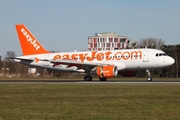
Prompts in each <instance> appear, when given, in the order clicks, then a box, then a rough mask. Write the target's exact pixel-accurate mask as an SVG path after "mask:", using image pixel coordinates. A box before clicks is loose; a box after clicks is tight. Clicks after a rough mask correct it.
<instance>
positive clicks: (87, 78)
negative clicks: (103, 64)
mask: <svg viewBox="0 0 180 120" xmlns="http://www.w3.org/2000/svg"><path fill="white" fill-rule="evenodd" d="M84 81H92V77H91V76H90V75H87V76H85V77H84Z"/></svg>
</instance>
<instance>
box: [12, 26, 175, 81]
mask: <svg viewBox="0 0 180 120" xmlns="http://www.w3.org/2000/svg"><path fill="white" fill-rule="evenodd" d="M16 30H17V34H18V37H19V41H20V45H21V48H22V52H23V56H20V57H16V58H14V61H15V62H20V63H23V64H26V65H30V66H35V67H41V68H46V69H51V70H59V71H67V72H84V73H86V75H85V77H84V80H85V81H91V80H92V76H91V74H97V75H98V76H99V80H100V81H106V79H107V78H111V77H116V76H117V75H118V73H121V74H122V75H125V76H135V75H136V74H135V71H136V70H140V69H144V70H146V72H147V76H148V77H147V80H148V81H151V80H152V78H151V76H150V71H149V70H150V69H155V68H162V67H167V66H170V65H172V64H173V63H174V59H173V58H172V57H170V56H168V55H166V53H164V52H163V51H161V50H157V49H148V48H143V49H123V50H108V51H81V52H60V53H51V52H49V51H47V50H46V49H45V48H44V47H43V46H42V45H41V44H40V43H39V41H38V40H37V39H36V38H35V37H34V36H33V34H32V33H31V32H30V31H29V30H28V29H27V27H26V26H25V25H23V24H18V25H16Z"/></svg>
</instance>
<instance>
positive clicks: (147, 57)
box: [143, 51, 149, 62]
mask: <svg viewBox="0 0 180 120" xmlns="http://www.w3.org/2000/svg"><path fill="white" fill-rule="evenodd" d="M143 62H149V51H144V52H143Z"/></svg>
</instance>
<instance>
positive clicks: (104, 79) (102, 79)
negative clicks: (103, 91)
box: [99, 78, 107, 81]
mask: <svg viewBox="0 0 180 120" xmlns="http://www.w3.org/2000/svg"><path fill="white" fill-rule="evenodd" d="M99 80H100V81H106V80H107V78H99Z"/></svg>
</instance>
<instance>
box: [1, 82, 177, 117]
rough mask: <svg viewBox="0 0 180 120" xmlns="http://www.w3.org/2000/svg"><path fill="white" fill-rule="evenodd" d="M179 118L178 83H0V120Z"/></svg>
mask: <svg viewBox="0 0 180 120" xmlns="http://www.w3.org/2000/svg"><path fill="white" fill-rule="evenodd" d="M26 119H28V120H32V119H33V120H40V119H43V120H44V119H45V120H46V119H47V120H50V119H53V120H54V119H55V120H61V119H62V120H70V119H73V120H74V119H75V120H80V119H82V120H113V119H117V120H119V119H129V120H132V119H136V120H139V119H150V120H159V119H163V120H164V119H165V120H167V119H173V120H174V119H176V120H178V119H180V85H179V84H0V120H26Z"/></svg>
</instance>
